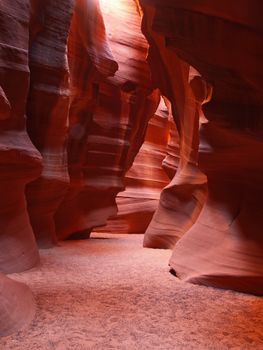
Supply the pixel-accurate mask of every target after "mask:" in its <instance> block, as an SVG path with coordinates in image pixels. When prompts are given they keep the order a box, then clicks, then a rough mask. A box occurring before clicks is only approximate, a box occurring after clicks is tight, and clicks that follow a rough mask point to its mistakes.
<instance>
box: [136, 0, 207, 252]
mask: <svg viewBox="0 0 263 350" xmlns="http://www.w3.org/2000/svg"><path fill="white" fill-rule="evenodd" d="M142 8H143V11H144V19H143V33H144V34H145V36H146V38H147V39H148V42H149V43H150V50H149V57H148V60H149V63H150V65H151V67H152V73H153V79H154V83H155V84H156V86H158V87H159V88H160V89H161V92H162V94H163V95H164V96H166V97H167V98H168V99H169V100H170V102H171V105H172V112H173V116H174V118H175V123H176V127H177V130H178V135H179V158H180V159H179V163H178V169H177V171H176V175H175V176H174V177H173V179H172V181H171V183H170V184H169V185H167V186H166V188H165V189H164V190H163V191H162V194H161V198H160V203H159V206H158V209H157V211H156V212H155V214H154V216H153V220H152V222H151V223H150V225H149V227H148V229H147V231H146V234H145V239H144V246H145V247H151V248H172V247H173V246H174V244H175V243H176V241H177V240H178V239H179V238H180V237H181V236H182V235H183V234H184V233H185V232H186V231H187V230H188V229H189V228H190V227H191V226H192V224H193V223H194V222H195V220H196V219H197V217H198V215H199V213H200V210H201V208H202V205H203V203H204V200H205V197H206V176H205V175H204V174H203V173H202V172H201V171H200V170H199V168H198V167H197V160H198V143H199V138H198V125H199V103H198V102H196V98H195V96H194V94H193V91H192V89H191V86H190V84H189V71H190V66H189V64H187V63H185V62H184V61H182V60H181V59H180V58H179V57H178V56H177V55H176V53H175V52H174V51H172V50H169V49H167V47H166V44H165V41H164V38H163V37H162V35H160V34H158V33H156V32H154V31H153V28H154V25H155V22H154V21H155V7H154V6H153V5H152V3H151V4H147V3H146V2H145V3H144V2H142ZM164 20H165V19H164ZM174 77H176V79H175V78H174ZM206 97H207V96H204V99H206Z"/></svg>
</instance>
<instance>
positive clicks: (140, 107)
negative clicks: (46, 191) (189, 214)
mask: <svg viewBox="0 0 263 350" xmlns="http://www.w3.org/2000/svg"><path fill="white" fill-rule="evenodd" d="M83 3H84V2H79V6H80V9H78V5H77V8H76V10H75V13H74V17H73V22H72V26H71V33H70V38H69V62H70V71H71V101H72V102H71V107H70V131H69V144H68V154H69V173H70V188H69V190H68V192H67V195H66V197H65V199H64V201H63V203H62V204H61V205H60V207H59V210H58V211H57V213H56V226H57V233H58V236H59V238H65V237H72V238H74V237H75V238H81V237H84V238H85V237H88V236H89V233H90V231H91V229H92V228H94V227H98V226H102V225H105V224H106V220H107V219H108V217H109V216H112V215H115V214H116V213H117V206H116V202H115V197H116V194H117V193H118V192H119V191H121V190H123V189H124V183H123V179H124V174H125V172H126V171H127V169H128V168H129V167H130V166H131V165H132V162H133V159H134V157H135V155H136V154H137V152H138V150H139V148H140V146H141V144H142V142H143V138H144V134H145V131H146V127H147V123H148V120H149V119H150V117H151V116H152V115H153V114H154V112H155V110H156V108H157V106H158V102H159V93H158V92H157V91H154V92H152V87H151V80H150V72H149V68H148V65H147V63H146V54H147V48H148V45H147V42H146V40H145V38H144V37H143V35H142V34H141V31H140V26H141V18H140V15H139V13H138V11H137V6H136V4H135V2H133V1H127V0H119V1H115V2H114V3H113V2H108V1H100V7H101V9H100V7H99V6H98V3H97V2H95V1H91V2H90V3H89V5H88V8H87V7H85V6H84V5H83ZM83 6H84V7H83ZM102 15H103V18H104V22H105V26H106V31H107V37H106V35H105V28H104V25H103V19H102ZM79 16H80V18H79ZM82 20H83V23H82ZM80 26H81V28H82V29H80ZM120 28H121V30H120ZM82 30H83V33H82V34H81V31H82ZM107 38H108V39H107ZM117 68H118V70H117ZM116 70H117V71H116ZM115 71H116V73H115ZM114 73H115V75H114ZM113 75H114V76H113ZM84 77H85V80H83V78H84Z"/></svg>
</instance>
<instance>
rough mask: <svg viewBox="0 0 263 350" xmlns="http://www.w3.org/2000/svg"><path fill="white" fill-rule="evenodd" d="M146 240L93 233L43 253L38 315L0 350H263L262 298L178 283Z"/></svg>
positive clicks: (28, 277) (32, 274) (35, 287)
mask: <svg viewBox="0 0 263 350" xmlns="http://www.w3.org/2000/svg"><path fill="white" fill-rule="evenodd" d="M142 240H143V235H113V234H103V233H93V234H92V238H91V239H90V240H85V241H65V242H60V244H59V246H58V247H55V248H53V249H48V250H41V251H40V255H41V263H40V265H39V266H38V267H36V268H34V269H33V270H30V271H28V272H24V273H21V274H13V275H11V276H10V277H12V278H14V279H16V280H18V281H22V282H25V283H27V284H28V285H29V286H30V287H31V289H32V291H33V293H34V295H35V298H36V303H37V314H36V317H35V319H34V321H33V323H31V325H30V326H29V327H27V328H26V329H24V330H22V331H20V332H18V333H16V334H13V335H12V336H8V337H4V338H1V339H0V349H1V350H11V349H12V350H38V349H39V350H89V349H94V350H95V349H96V350H100V349H101V350H102V349H103V350H108V349H120V350H136V349H140V350H144V349H161V350H170V349H171V350H174V349H176V350H177V349H178V350H180V349H183V350H188V349H193V350H199V349H202V350H203V349H204V350H205V349H211V350H225V349H231V350H232V349H233V350H234V349H235V350H243V349H244V350H245V349H253V350H261V349H263V298H259V297H256V296H251V295H245V294H241V293H236V292H232V291H225V290H219V289H214V288H208V287H203V286H195V285H191V284H186V283H183V282H180V281H179V280H178V279H177V278H176V277H174V276H172V275H171V274H170V273H169V268H168V260H169V257H170V255H171V251H167V250H154V249H145V248H142Z"/></svg>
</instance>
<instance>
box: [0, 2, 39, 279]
mask: <svg viewBox="0 0 263 350" xmlns="http://www.w3.org/2000/svg"><path fill="white" fill-rule="evenodd" d="M7 14H8V15H7ZM0 22H1V30H0V85H1V89H0V95H1V98H0V108H1V110H0V115H1V118H0V164H1V173H0V193H1V204H0V217H1V220H0V271H2V272H5V273H10V272H18V271H23V270H25V269H28V268H31V267H32V266H34V265H35V264H36V263H37V261H38V251H37V247H36V243H35V238H34V235H33V232H32V228H31V225H30V222H29V218H28V213H27V207H26V201H25V185H26V184H27V183H28V182H30V181H32V180H33V179H34V178H36V177H37V176H39V174H40V171H41V156H40V154H39V152H38V151H37V150H36V149H35V148H34V146H33V145H32V143H31V141H30V139H29V137H28V135H27V133H26V130H25V127H26V119H25V110H26V101H27V94H28V89H29V67H28V41H29V3H28V1H15V3H10V1H7V0H6V1H1V3H0Z"/></svg>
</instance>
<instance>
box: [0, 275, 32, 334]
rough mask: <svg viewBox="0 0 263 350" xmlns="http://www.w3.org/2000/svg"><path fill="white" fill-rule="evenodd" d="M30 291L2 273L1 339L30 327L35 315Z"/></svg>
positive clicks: (0, 287)
mask: <svg viewBox="0 0 263 350" xmlns="http://www.w3.org/2000/svg"><path fill="white" fill-rule="evenodd" d="M35 309H36V307H35V302H34V298H33V295H32V293H31V291H30V289H29V288H28V287H27V286H26V285H24V284H22V283H19V282H16V281H13V280H12V279H10V278H7V277H6V276H5V275H3V274H2V273H0V315H1V317H0V337H3V336H7V335H9V334H11V333H13V332H16V331H18V330H20V329H21V328H23V327H25V326H26V325H28V324H29V323H30V322H31V321H32V319H33V317H34V315H35Z"/></svg>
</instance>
